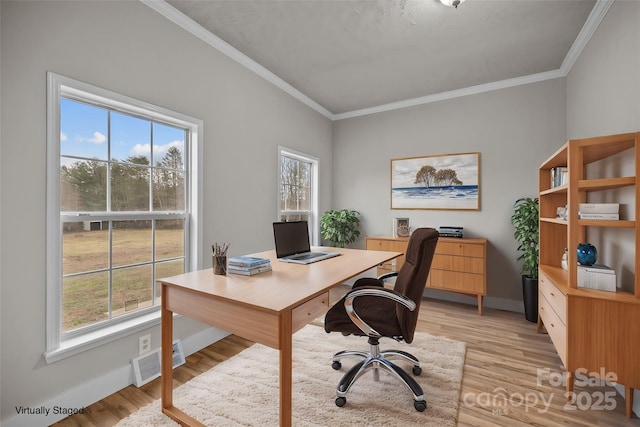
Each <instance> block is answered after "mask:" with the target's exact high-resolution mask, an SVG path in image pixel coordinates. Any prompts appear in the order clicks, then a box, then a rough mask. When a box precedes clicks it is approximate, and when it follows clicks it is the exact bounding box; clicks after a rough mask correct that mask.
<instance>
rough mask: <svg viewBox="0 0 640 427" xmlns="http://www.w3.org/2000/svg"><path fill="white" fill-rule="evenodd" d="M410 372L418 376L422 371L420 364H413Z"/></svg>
mask: <svg viewBox="0 0 640 427" xmlns="http://www.w3.org/2000/svg"><path fill="white" fill-rule="evenodd" d="M412 372H413V375H415V376H416V377H418V376H420V374H421V373H422V368H421V367H420V366H414V367H413V369H412Z"/></svg>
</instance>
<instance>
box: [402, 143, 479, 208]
mask: <svg viewBox="0 0 640 427" xmlns="http://www.w3.org/2000/svg"><path fill="white" fill-rule="evenodd" d="M479 182H480V153H461V154H441V155H434V156H423V157H407V158H402V159H391V209H466V210H479V209H480V186H479Z"/></svg>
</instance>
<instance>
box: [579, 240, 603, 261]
mask: <svg viewBox="0 0 640 427" xmlns="http://www.w3.org/2000/svg"><path fill="white" fill-rule="evenodd" d="M597 259H598V251H597V250H596V247H595V246H593V245H592V244H591V243H580V244H578V263H579V264H580V265H593V264H595V263H596V260H597Z"/></svg>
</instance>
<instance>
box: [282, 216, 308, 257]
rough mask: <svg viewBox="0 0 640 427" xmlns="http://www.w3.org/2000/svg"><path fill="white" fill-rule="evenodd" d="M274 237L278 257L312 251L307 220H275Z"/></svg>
mask: <svg viewBox="0 0 640 427" xmlns="http://www.w3.org/2000/svg"><path fill="white" fill-rule="evenodd" d="M273 237H274V240H275V244H276V255H277V257H278V258H283V257H286V256H289V255H294V254H299V253H303V252H309V251H311V245H310V243H309V227H308V226H307V221H291V222H274V223H273Z"/></svg>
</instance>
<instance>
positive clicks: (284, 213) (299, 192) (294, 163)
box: [278, 147, 319, 244]
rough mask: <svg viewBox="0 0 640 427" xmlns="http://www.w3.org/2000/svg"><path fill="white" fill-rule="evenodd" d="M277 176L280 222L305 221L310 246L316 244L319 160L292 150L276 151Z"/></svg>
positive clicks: (282, 148) (282, 149)
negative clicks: (307, 226)
mask: <svg viewBox="0 0 640 427" xmlns="http://www.w3.org/2000/svg"><path fill="white" fill-rule="evenodd" d="M279 153H280V155H279V161H280V168H279V170H280V174H279V176H278V179H279V182H278V188H279V200H278V218H279V220H280V221H307V222H308V223H309V232H310V233H311V236H310V237H311V242H312V244H317V242H318V240H319V239H318V237H317V236H318V226H317V224H316V223H317V220H318V212H317V211H318V208H317V206H318V203H317V188H318V187H317V182H318V160H317V159H316V158H314V157H311V156H309V155H306V154H302V153H300V152H296V151H294V150H290V149H286V148H284V147H280V148H279Z"/></svg>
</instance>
